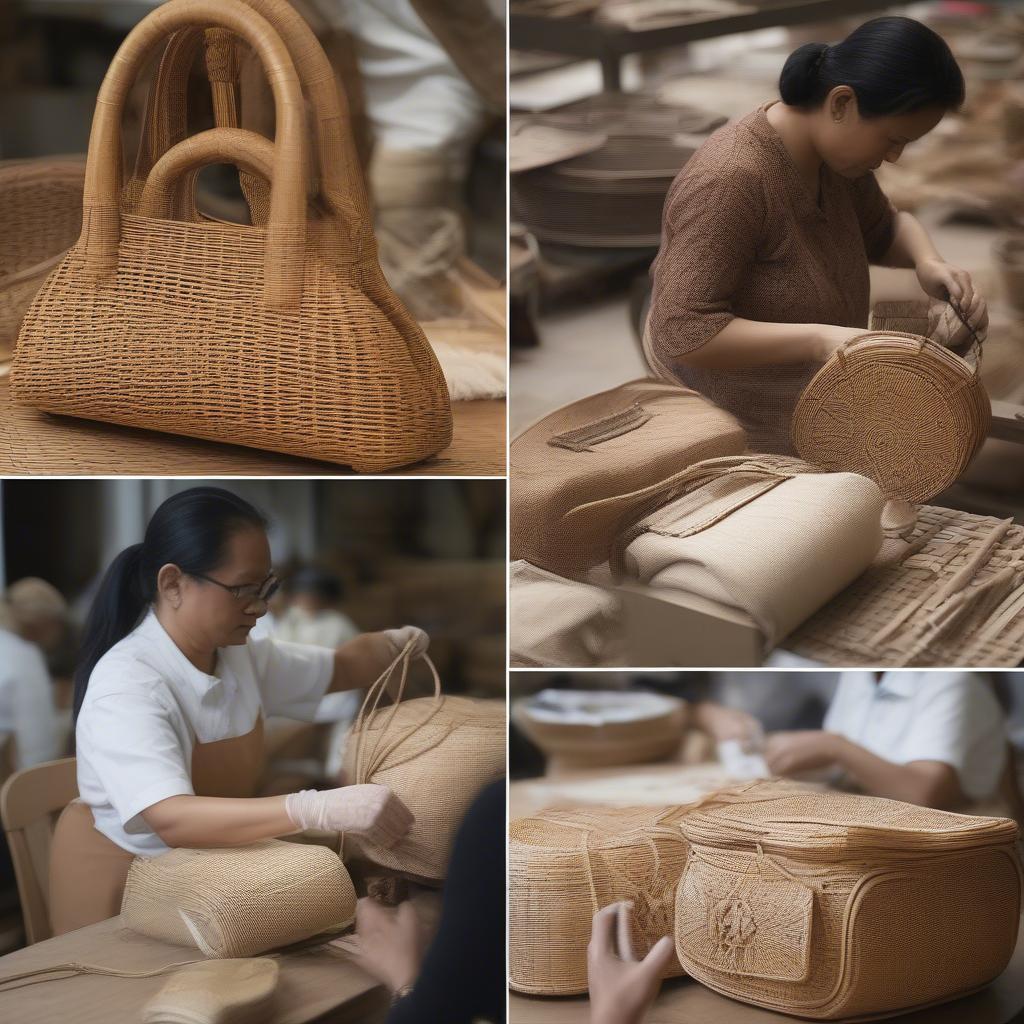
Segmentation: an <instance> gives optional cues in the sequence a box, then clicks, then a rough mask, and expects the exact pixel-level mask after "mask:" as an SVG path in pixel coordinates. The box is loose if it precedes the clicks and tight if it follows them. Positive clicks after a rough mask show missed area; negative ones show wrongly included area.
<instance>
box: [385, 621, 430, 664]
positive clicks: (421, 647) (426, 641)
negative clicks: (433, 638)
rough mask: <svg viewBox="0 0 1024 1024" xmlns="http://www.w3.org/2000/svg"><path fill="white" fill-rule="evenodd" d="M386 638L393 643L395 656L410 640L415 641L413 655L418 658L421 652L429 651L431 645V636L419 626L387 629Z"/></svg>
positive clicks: (392, 647)
mask: <svg viewBox="0 0 1024 1024" xmlns="http://www.w3.org/2000/svg"><path fill="white" fill-rule="evenodd" d="M384 639H385V640H387V642H388V643H389V644H391V649H392V651H393V652H394V653H393V656H394V657H396V658H397V657H398V655H399V654H401V653H402V651H403V650H405V645H406V644H407V643H409V641H410V640H412V641H414V642H413V647H412V656H413V657H414V658H418V657H419V656H420V655H421V654H426V653H427V648H428V647H429V646H430V637H429V636H427V634H426V633H424V632H423V630H422V629H420V628H419V626H402V628H401V629H385V630H384Z"/></svg>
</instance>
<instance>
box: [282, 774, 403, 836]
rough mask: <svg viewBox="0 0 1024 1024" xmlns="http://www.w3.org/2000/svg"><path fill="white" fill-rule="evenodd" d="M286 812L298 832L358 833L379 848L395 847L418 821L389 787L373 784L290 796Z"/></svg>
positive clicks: (305, 791)
mask: <svg viewBox="0 0 1024 1024" xmlns="http://www.w3.org/2000/svg"><path fill="white" fill-rule="evenodd" d="M284 809H285V810H286V811H287V812H288V817H289V818H291V819H292V824H293V825H294V826H295V827H296V828H297V829H300V830H304V829H319V830H321V831H324V832H354V833H355V834H356V835H359V836H363V837H364V838H365V839H367V840H368V841H369V842H371V843H373V844H374V845H375V846H394V845H395V843H397V842H398V841H399V840H400V839H402V838H403V837H404V836H405V835H406V833H408V831H409V828H410V826H411V825H412V823H413V820H414V819H413V816H412V813H411V812H410V811H409V808H408V807H406V806H405V804H403V803H402V801H401V800H399V799H398V797H397V796H395V794H394V793H392V792H391V790H390V789H388V787H387V786H377V785H373V784H372V783H371V784H367V785H362V786H342V787H341V788H340V789H326V790H321V791H317V790H315V789H304V790H302V791H301V792H299V793H289V794H288V795H287V796H286V797H285V798H284Z"/></svg>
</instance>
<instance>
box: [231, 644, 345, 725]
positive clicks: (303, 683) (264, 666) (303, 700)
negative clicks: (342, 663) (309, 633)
mask: <svg viewBox="0 0 1024 1024" xmlns="http://www.w3.org/2000/svg"><path fill="white" fill-rule="evenodd" d="M248 647H249V652H250V654H251V655H252V660H253V668H254V669H255V672H256V682H257V685H258V686H259V688H260V699H261V701H262V703H263V713H264V714H265V715H267V716H271V715H280V716H282V717H283V718H294V719H297V720H299V721H300V722H312V721H313V718H314V716H315V715H316V709H317V707H318V705H319V704H320V700H321V698H322V697H323V695H324V694H325V693H326V692H327V687H328V686H330V685H331V677H332V676H333V675H334V651H332V650H331V649H330V648H329V647H313V646H310V645H309V644H293V643H288V641H286V640H275V639H274V638H273V637H270V636H265V637H256V638H255V639H254V638H253V637H249V640H248Z"/></svg>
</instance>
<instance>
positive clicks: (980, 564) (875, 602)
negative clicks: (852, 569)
mask: <svg viewBox="0 0 1024 1024" xmlns="http://www.w3.org/2000/svg"><path fill="white" fill-rule="evenodd" d="M786 648H787V649H788V650H791V651H793V652H795V653H796V654H801V655H804V656H805V657H808V658H814V659H815V660H817V661H822V662H825V663H826V664H829V665H836V666H853V665H892V666H897V665H899V666H908V667H910V666H912V667H925V668H927V667H941V666H944V665H957V666H959V667H961V668H1016V667H1017V666H1018V665H1019V664H1020V663H1021V661H1022V660H1024V527H1021V526H1015V525H1012V524H1009V523H1007V522H1005V521H1003V522H1000V521H999V520H996V519H992V518H989V517H986V516H977V515H973V514H971V513H969V512H958V511H955V510H953V509H947V508H934V507H931V506H928V505H924V506H922V507H921V508H920V509H919V510H918V516H917V525H916V528H915V531H914V533H913V534H911V536H910V538H909V539H908V541H907V547H906V549H905V553H904V555H903V556H902V560H901V561H898V562H896V563H895V564H891V565H887V566H879V567H877V568H872V569H871V570H870V571H869V572H866V573H864V575H863V576H861V577H860V578H859V579H857V580H856V581H855V582H854V583H853V584H852V585H851V586H849V587H847V588H846V589H845V590H844V591H843V592H842V593H841V594H839V595H838V596H837V597H835V598H834V599H833V600H832V601H830V602H829V603H828V604H826V605H825V606H824V607H823V608H822V609H821V610H820V611H819V612H818V613H817V614H816V615H814V616H812V617H811V618H809V619H808V620H807V622H805V623H804V625H803V626H802V627H801V628H800V629H799V630H797V631H796V632H795V633H794V634H793V635H792V636H791V637H789V639H788V640H787V642H786Z"/></svg>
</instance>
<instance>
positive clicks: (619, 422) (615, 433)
mask: <svg viewBox="0 0 1024 1024" xmlns="http://www.w3.org/2000/svg"><path fill="white" fill-rule="evenodd" d="M651 415H652V414H651V413H649V412H648V411H647V410H646V409H645V408H644V407H643V406H642V405H641V404H640V403H639V402H634V403H633V404H632V405H630V406H628V407H627V408H625V409H623V410H622V411H621V412H616V413H612V414H611V415H610V416H602V417H601V418H600V419H598V420H594V421H593V422H592V423H584V424H583V426H581V427H576V428H574V429H573V430H566V431H564V432H563V433H561V434H554V435H552V436H551V437H550V438H548V444H549V445H551V446H552V447H553V448H567V449H569V451H572V452H589V451H593V448H594V445H596V444H601V443H602V442H604V441H610V440H611V439H612V438H613V437H621V436H622V435H623V434H628V433H629V432H630V431H631V430H636V429H637V428H638V427H642V426H643V425H644V424H645V423H646V422H647V421H648V420H649V419H650V418H651Z"/></svg>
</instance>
